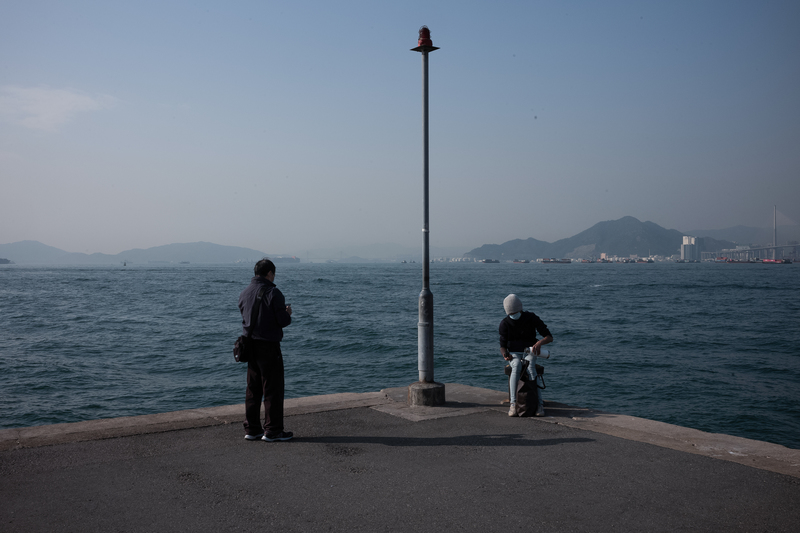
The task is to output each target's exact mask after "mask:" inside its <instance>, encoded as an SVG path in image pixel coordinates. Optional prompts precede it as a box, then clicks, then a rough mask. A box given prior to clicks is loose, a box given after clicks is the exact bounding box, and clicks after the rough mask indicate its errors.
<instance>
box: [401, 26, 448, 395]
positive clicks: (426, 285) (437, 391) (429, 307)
mask: <svg viewBox="0 0 800 533" xmlns="http://www.w3.org/2000/svg"><path fill="white" fill-rule="evenodd" d="M417 44H418V46H417V47H416V48H412V49H411V50H412V51H413V52H420V53H422V145H423V193H422V202H423V207H422V218H423V220H422V292H420V293H419V323H418V324H417V333H418V352H417V359H418V369H419V381H418V382H416V383H412V384H411V385H409V387H408V403H409V404H410V405H442V404H443V403H444V402H445V399H444V398H445V395H444V385H443V384H441V383H436V382H435V381H433V293H431V290H430V264H431V260H430V228H429V225H428V53H430V52H433V51H434V50H438V49H439V48H438V47H436V46H433V41H431V31H430V30H429V29H428V27H427V26H422V27H421V28H420V29H419V41H418V43H417Z"/></svg>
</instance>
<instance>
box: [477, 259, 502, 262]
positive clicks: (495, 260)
mask: <svg viewBox="0 0 800 533" xmlns="http://www.w3.org/2000/svg"><path fill="white" fill-rule="evenodd" d="M499 262H500V260H499V259H484V260H483V261H481V263H499Z"/></svg>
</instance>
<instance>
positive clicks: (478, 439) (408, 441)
mask: <svg viewBox="0 0 800 533" xmlns="http://www.w3.org/2000/svg"><path fill="white" fill-rule="evenodd" d="M594 441H595V439H587V438H565V439H529V438H526V437H525V435H521V434H517V433H509V434H505V435H462V436H459V437H435V438H424V437H367V436H361V437H356V436H342V437H297V438H295V439H293V442H308V443H318V444H333V445H336V444H382V445H384V446H417V447H422V446H486V447H497V446H526V447H527V446H558V445H560V444H585V443H589V442H594Z"/></svg>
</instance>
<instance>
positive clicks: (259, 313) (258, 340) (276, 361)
mask: <svg viewBox="0 0 800 533" xmlns="http://www.w3.org/2000/svg"><path fill="white" fill-rule="evenodd" d="M253 270H254V272H255V276H254V277H253V279H252V280H250V285H248V286H247V288H246V289H245V290H243V291H242V293H241V294H240V295H239V311H241V313H242V329H243V331H244V333H243V334H244V335H247V330H248V329H249V328H250V326H251V325H250V319H251V316H252V317H254V318H253V320H254V321H255V324H253V325H252V331H251V337H252V339H253V340H252V345H253V357H251V359H250V360H249V361H248V363H247V393H246V394H245V404H244V405H245V407H244V409H245V422H244V429H245V431H246V434H245V436H244V438H245V439H247V440H258V439H261V440H264V441H267V442H274V441H285V440H289V439H291V438H292V433H291V432H290V431H284V430H283V393H284V384H283V354H282V353H281V339H283V328H285V327H286V326H288V325H289V324H291V323H292V316H291V315H292V306H291V305H286V300H285V299H284V297H283V293H281V291H280V290H279V289H278V287H276V286H275V283H274V281H275V264H274V263H273V262H272V261H270V260H269V259H262V260H261V261H259V262H258V263H256V266H255V268H254V269H253ZM262 289H263V290H262ZM259 292H261V299H260V302H259V309H255V310H254V309H253V306H254V305H255V304H256V301H257V300H258V299H259V298H258V297H259ZM262 397H263V399H264V427H263V428H262V426H261V399H262Z"/></svg>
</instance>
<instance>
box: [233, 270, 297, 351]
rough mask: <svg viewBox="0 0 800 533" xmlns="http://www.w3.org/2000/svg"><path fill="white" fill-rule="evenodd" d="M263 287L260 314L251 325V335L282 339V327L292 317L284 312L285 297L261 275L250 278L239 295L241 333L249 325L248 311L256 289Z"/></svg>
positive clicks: (288, 322)
mask: <svg viewBox="0 0 800 533" xmlns="http://www.w3.org/2000/svg"><path fill="white" fill-rule="evenodd" d="M262 287H265V289H266V290H265V292H264V296H263V297H262V298H261V314H260V315H256V316H254V317H253V318H254V319H255V318H257V319H258V320H257V322H256V324H255V325H254V327H253V333H252V337H253V338H254V339H261V340H265V341H273V342H280V340H281V339H283V328H285V327H286V326H288V325H289V324H291V323H292V317H291V316H289V313H287V312H286V299H285V298H284V297H283V293H282V292H281V291H280V290H279V289H278V287H276V286H275V284H274V283H272V282H271V281H269V280H268V279H266V278H262V277H261V276H255V277H254V278H253V279H251V280H250V285H248V286H247V288H245V290H243V291H242V293H241V294H240V295H239V311H240V312H241V313H242V335H247V328H249V327H250V313H251V310H252V309H253V304H254V303H255V301H256V298H257V297H258V291H259V289H261V288H262ZM256 313H258V311H256Z"/></svg>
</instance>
